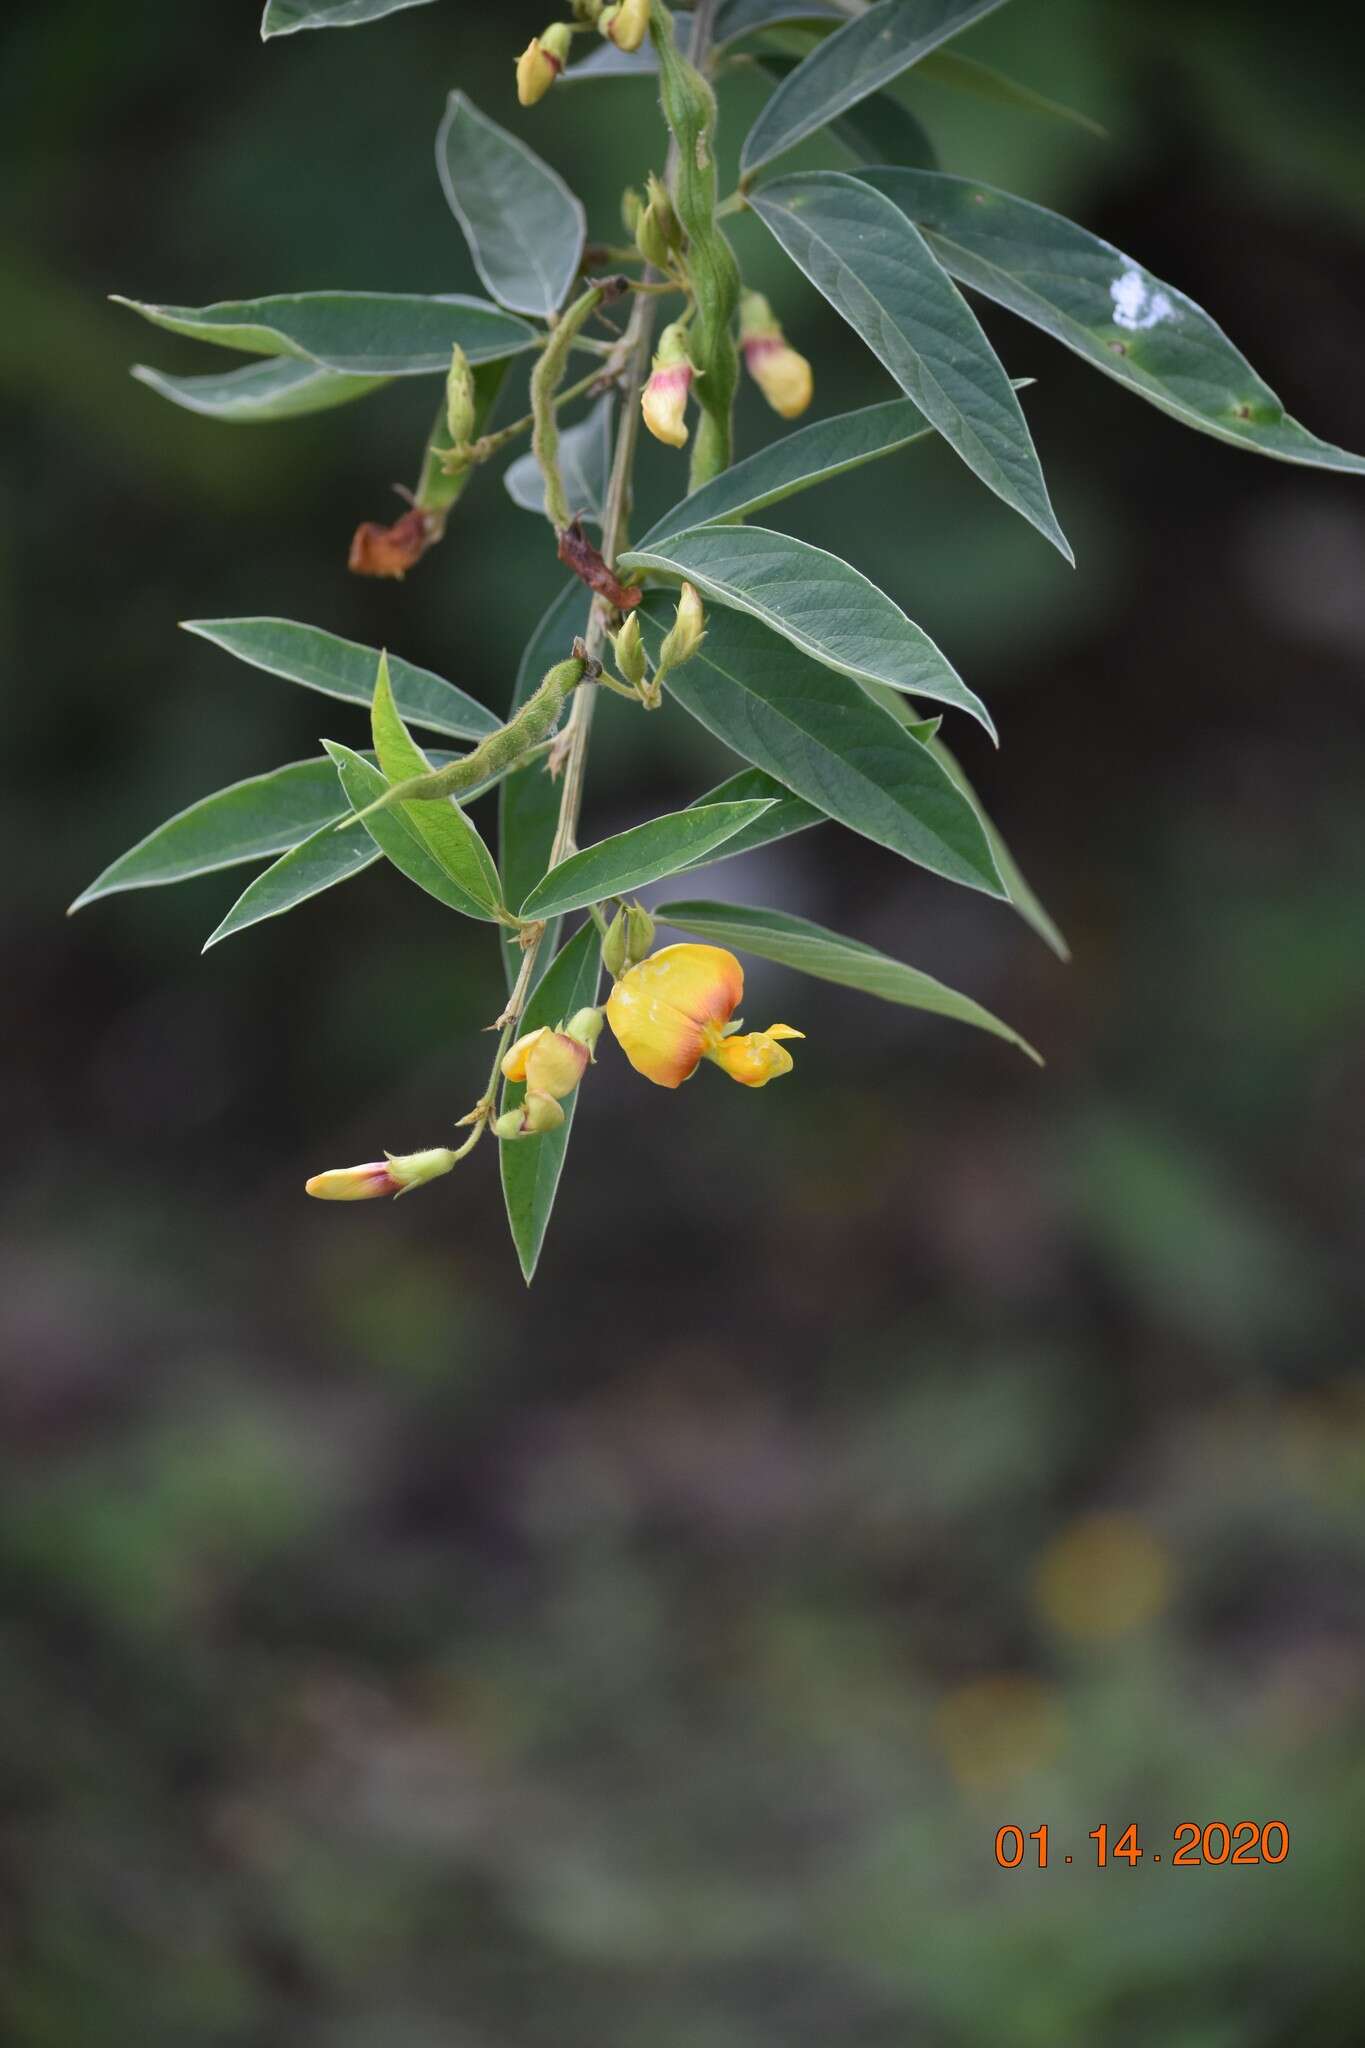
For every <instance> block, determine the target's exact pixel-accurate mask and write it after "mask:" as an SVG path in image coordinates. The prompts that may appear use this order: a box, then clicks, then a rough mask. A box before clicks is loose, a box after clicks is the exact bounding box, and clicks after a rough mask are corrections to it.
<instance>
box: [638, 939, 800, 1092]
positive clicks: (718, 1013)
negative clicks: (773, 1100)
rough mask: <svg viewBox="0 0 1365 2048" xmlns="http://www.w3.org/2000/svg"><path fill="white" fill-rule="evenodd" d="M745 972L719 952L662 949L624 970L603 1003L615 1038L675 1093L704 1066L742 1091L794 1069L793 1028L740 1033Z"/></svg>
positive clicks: (649, 1075) (647, 1072)
mask: <svg viewBox="0 0 1365 2048" xmlns="http://www.w3.org/2000/svg"><path fill="white" fill-rule="evenodd" d="M743 998H744V969H743V968H742V967H741V966H740V964H739V962H738V960H736V958H735V956H734V954H733V953H728V952H726V950H725V948H724V947H723V946H697V945H680V946H665V947H664V948H663V950H662V951H661V952H658V953H651V954H649V955H648V957H647V958H645V959H642V960H637V961H636V962H634V963H633V964H631V965H629V966H626V967H625V968H624V970H623V971H622V972H621V973H620V974H619V975H618V977H617V980H616V984H615V986H614V987H613V989H612V992H611V994H610V995H609V996H608V998H607V1022H608V1024H610V1026H611V1029H612V1035H613V1036H614V1037H615V1039H616V1042H617V1044H618V1045H619V1046H620V1048H621V1050H622V1052H623V1053H624V1054H625V1056H626V1058H627V1059H628V1060H629V1061H630V1064H631V1065H632V1067H634V1069H635V1071H636V1073H637V1074H643V1075H644V1077H645V1079H646V1080H647V1081H652V1082H654V1084H655V1086H656V1087H659V1088H680V1087H681V1086H682V1084H683V1082H684V1081H686V1080H689V1079H690V1078H691V1076H692V1075H693V1074H695V1072H696V1071H697V1068H698V1067H699V1066H700V1065H701V1063H702V1061H703V1060H709V1061H710V1062H711V1063H712V1065H713V1066H717V1067H719V1068H720V1069H721V1071H722V1072H723V1073H726V1074H728V1075H729V1077H730V1079H731V1080H732V1081H738V1082H739V1083H740V1085H741V1087H744V1088H763V1087H766V1086H767V1084H768V1082H769V1081H775V1080H776V1079H777V1078H778V1076H779V1075H781V1074H789V1073H790V1072H791V1070H792V1056H791V1054H790V1053H789V1052H788V1051H787V1048H786V1046H785V1044H783V1042H782V1041H783V1040H784V1039H790V1038H801V1037H803V1036H804V1035H805V1034H804V1033H803V1032H800V1031H796V1030H793V1028H792V1026H791V1025H790V1024H770V1025H769V1026H768V1029H767V1030H766V1031H749V1032H745V1031H744V1030H743V1019H742V1018H739V1017H736V1016H735V1011H736V1010H737V1009H738V1008H739V1005H740V1003H741V1002H742V1001H743Z"/></svg>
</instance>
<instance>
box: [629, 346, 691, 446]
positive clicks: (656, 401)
mask: <svg viewBox="0 0 1365 2048" xmlns="http://www.w3.org/2000/svg"><path fill="white" fill-rule="evenodd" d="M696 374H697V373H696V369H695V367H694V366H693V363H692V361H691V359H690V357H689V356H688V353H687V329H686V326H685V324H684V323H683V322H682V321H681V320H675V321H674V322H673V325H672V326H671V327H666V328H665V329H664V331H663V333H662V334H661V335H660V336H659V349H658V353H657V355H656V356H655V358H654V366H653V369H652V370H651V372H650V377H649V382H648V383H647V384H646V385H645V388H644V390H643V392H642V393H641V395H640V410H641V411H642V412H643V414H644V416H645V425H646V426H647V427H648V428H649V431H650V433H651V434H653V436H654V438H655V440H656V441H663V442H665V443H666V444H667V445H668V447H670V448H685V447H686V446H687V395H688V393H689V392H690V391H691V389H692V379H693V377H695V375H696Z"/></svg>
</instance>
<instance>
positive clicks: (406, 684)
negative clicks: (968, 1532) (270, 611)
mask: <svg viewBox="0 0 1365 2048" xmlns="http://www.w3.org/2000/svg"><path fill="white" fill-rule="evenodd" d="M183 624H184V628H185V631H186V632H187V633H197V634H198V636H199V638H200V639H201V640H211V641H212V642H213V645H214V646H215V647H221V648H223V649H224V651H225V652H226V653H228V654H235V655H236V656H237V659H238V660H239V661H245V662H247V663H249V665H250V666H251V667H252V668H259V669H264V670H265V672H266V674H267V675H271V676H283V678H284V679H285V681H286V682H290V683H302V685H303V687H304V688H305V689H306V690H320V691H321V692H322V694H323V696H324V697H340V698H341V699H342V700H343V701H344V702H345V703H347V704H361V705H363V706H364V708H365V709H366V711H368V710H369V708H370V701H371V699H372V697H373V695H374V674H375V669H376V667H377V665H378V662H379V650H378V649H377V648H375V647H362V646H361V645H360V644H359V642H358V641H355V640H339V639H338V638H337V637H336V635H335V634H334V633H324V632H322V631H321V630H320V628H318V627H317V626H300V625H296V624H295V623H294V621H293V620H292V619H186V620H184V621H183ZM389 674H390V678H391V680H392V684H393V696H394V702H395V703H396V704H397V706H398V709H399V711H400V712H401V713H402V715H403V717H404V718H406V719H408V720H409V721H410V722H411V723H412V724H413V725H421V726H425V727H426V728H427V729H428V730H429V731H431V732H440V733H446V734H449V735H450V736H451V737H452V738H454V739H462V740H481V739H484V738H485V737H486V736H487V735H488V734H489V733H490V732H496V731H497V730H498V728H499V726H500V725H501V723H502V721H501V719H498V718H495V717H494V716H493V713H492V712H491V711H486V710H485V709H484V707H483V705H482V704H476V703H475V701H474V699H473V698H472V697H469V696H466V694H465V692H464V691H463V690H457V689H456V688H455V685H454V684H453V683H447V682H444V681H443V680H442V679H441V677H440V676H438V675H433V674H432V672H431V670H430V669H426V668H414V667H413V665H412V663H411V662H410V661H400V660H399V658H398V656H397V655H390V656H389Z"/></svg>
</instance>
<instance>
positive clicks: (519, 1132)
mask: <svg viewBox="0 0 1365 2048" xmlns="http://www.w3.org/2000/svg"><path fill="white" fill-rule="evenodd" d="M563 1121H564V1111H563V1109H562V1107H561V1106H560V1104H559V1103H558V1102H556V1101H555V1099H554V1097H553V1096H552V1095H535V1094H528V1095H527V1096H526V1098H525V1099H524V1101H523V1102H522V1103H521V1105H520V1106H519V1108H517V1109H505V1110H504V1111H503V1113H502V1115H501V1116H500V1117H495V1118H494V1120H493V1136H494V1137H495V1138H501V1139H502V1140H503V1142H504V1143H507V1142H508V1141H509V1140H510V1139H514V1138H541V1137H544V1135H545V1133H546V1132H547V1131H557V1130H558V1129H559V1126H560V1125H561V1124H562V1123H563Z"/></svg>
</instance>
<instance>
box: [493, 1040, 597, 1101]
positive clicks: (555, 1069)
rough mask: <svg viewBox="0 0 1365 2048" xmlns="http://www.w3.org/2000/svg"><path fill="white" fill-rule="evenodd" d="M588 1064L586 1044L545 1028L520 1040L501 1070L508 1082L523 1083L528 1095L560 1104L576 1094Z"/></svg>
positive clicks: (507, 1056)
mask: <svg viewBox="0 0 1365 2048" xmlns="http://www.w3.org/2000/svg"><path fill="white" fill-rule="evenodd" d="M587 1064H588V1048H587V1046H586V1045H583V1044H582V1043H580V1041H579V1040H578V1039H576V1038H570V1037H569V1035H568V1033H567V1032H564V1031H551V1030H550V1028H549V1026H548V1025H542V1026H541V1028H540V1030H539V1031H528V1032H527V1034H526V1036H525V1037H524V1038H519V1039H518V1040H517V1042H516V1044H515V1045H514V1046H513V1047H512V1048H511V1050H510V1052H508V1053H507V1054H506V1055H505V1056H504V1058H503V1062H502V1071H503V1075H504V1078H505V1079H506V1080H508V1081H524V1082H525V1083H526V1090H527V1094H528V1095H548V1096H550V1097H551V1098H552V1099H553V1100H554V1101H556V1102H557V1101H558V1100H559V1099H560V1097H561V1096H564V1095H572V1094H573V1092H574V1089H575V1088H576V1087H577V1086H578V1084H579V1082H580V1081H581V1080H582V1078H583V1070H584V1068H585V1067H586V1066H587Z"/></svg>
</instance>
